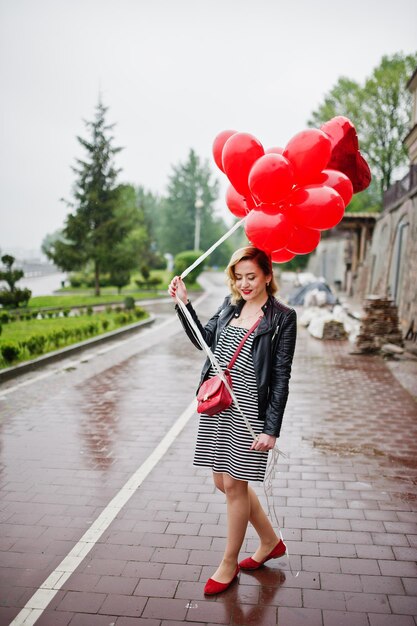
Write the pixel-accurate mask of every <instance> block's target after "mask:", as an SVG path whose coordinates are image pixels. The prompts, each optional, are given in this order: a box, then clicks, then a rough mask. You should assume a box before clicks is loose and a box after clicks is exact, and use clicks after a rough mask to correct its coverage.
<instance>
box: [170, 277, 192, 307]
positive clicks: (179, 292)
mask: <svg viewBox="0 0 417 626" xmlns="http://www.w3.org/2000/svg"><path fill="white" fill-rule="evenodd" d="M168 293H169V295H170V296H171V298H173V299H174V300H175V298H176V297H178V298H179V299H180V300H182V301H183V302H184V304H187V302H188V296H187V288H186V286H185V285H184V281H183V280H182V278H181V277H180V276H174V278H173V279H172V280H171V282H170V284H169V287H168Z"/></svg>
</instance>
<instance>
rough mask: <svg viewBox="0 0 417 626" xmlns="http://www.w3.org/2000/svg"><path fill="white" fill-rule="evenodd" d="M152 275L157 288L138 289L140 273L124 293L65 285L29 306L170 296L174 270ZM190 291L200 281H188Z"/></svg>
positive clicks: (35, 300) (197, 288) (107, 288)
mask: <svg viewBox="0 0 417 626" xmlns="http://www.w3.org/2000/svg"><path fill="white" fill-rule="evenodd" d="M151 275H152V276H158V277H159V278H160V280H161V283H160V284H159V285H158V288H157V289H153V290H149V289H147V290H140V291H139V290H138V287H137V285H136V283H135V282H134V279H135V278H138V279H139V280H140V279H141V278H142V277H141V276H140V274H136V275H135V276H133V277H132V280H131V281H130V284H129V285H127V286H126V287H123V290H122V293H121V294H119V293H118V292H117V287H102V288H101V289H100V293H101V295H100V296H95V295H94V289H93V288H90V289H87V288H86V287H78V288H75V287H71V286H69V287H64V288H63V289H58V290H57V291H56V294H57V295H52V296H35V297H33V298H31V299H30V301H29V305H28V308H31V309H40V308H42V307H58V308H59V307H62V308H67V307H68V308H69V307H88V306H94V305H97V304H108V303H110V302H124V299H125V298H126V297H127V296H131V297H133V298H134V299H135V300H151V299H154V298H166V297H167V296H168V293H167V290H168V285H169V283H170V281H171V278H172V272H169V271H168V270H152V272H151ZM186 284H187V289H188V290H189V291H201V287H200V285H199V284H198V283H187V281H186Z"/></svg>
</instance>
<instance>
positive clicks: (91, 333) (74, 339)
mask: <svg viewBox="0 0 417 626" xmlns="http://www.w3.org/2000/svg"><path fill="white" fill-rule="evenodd" d="M147 317H149V316H148V314H147V313H146V312H145V311H143V310H141V313H138V314H137V315H135V314H134V313H129V312H128V311H121V312H120V313H115V312H112V313H107V312H105V311H103V312H100V313H94V314H92V315H77V316H74V317H54V318H47V319H40V320H37V319H34V320H22V321H16V322H9V323H8V324H3V326H2V333H1V335H0V368H4V367H9V366H10V365H15V364H17V363H21V362H22V361H27V360H29V359H32V358H35V357H36V356H39V355H40V354H45V353H47V352H51V351H53V350H57V349H58V348H63V347H65V346H68V345H71V344H73V343H78V342H79V341H83V340H85V339H89V338H91V337H95V336H98V335H102V334H104V333H107V332H110V331H112V330H115V329H117V328H120V327H121V326H125V325H128V324H133V323H134V322H139V321H142V320H144V319H146V318H147ZM37 337H38V338H39V337H41V338H42V337H43V340H42V342H41V345H42V347H41V348H39V349H34V350H32V351H31V349H30V348H29V346H28V345H27V342H29V343H30V342H32V343H33V342H34V340H35V343H37V341H38V340H37V339H36V338H37ZM21 342H26V345H24V346H23V347H22V346H21ZM9 344H15V345H17V346H19V345H20V348H19V355H18V356H17V358H15V359H13V361H10V360H8V359H5V358H4V354H3V352H2V346H6V345H9Z"/></svg>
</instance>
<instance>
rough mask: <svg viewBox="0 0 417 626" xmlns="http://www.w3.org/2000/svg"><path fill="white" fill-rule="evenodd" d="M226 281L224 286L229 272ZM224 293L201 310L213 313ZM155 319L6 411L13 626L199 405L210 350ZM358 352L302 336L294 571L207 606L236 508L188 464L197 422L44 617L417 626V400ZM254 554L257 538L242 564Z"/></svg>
mask: <svg viewBox="0 0 417 626" xmlns="http://www.w3.org/2000/svg"><path fill="white" fill-rule="evenodd" d="M213 279H214V281H215V282H216V281H217V282H216V284H217V285H222V283H223V277H222V276H220V277H213ZM222 295H223V294H220V292H219V293H216V294H215V295H214V296H212V297H209V298H208V299H207V301H205V302H204V304H203V305H202V306H200V307H199V308H198V310H199V313H201V317H202V318H205V319H206V318H207V317H208V316H209V315H210V314H211V313H212V312H213V311H215V310H216V308H217V306H218V303H219V302H221V300H222ZM155 310H157V311H158V320H157V323H156V324H157V326H156V327H155V328H156V330H152V331H151V332H144V333H143V334H140V335H139V334H138V335H137V336H134V337H131V338H129V340H128V341H126V342H124V343H121V344H120V345H119V346H118V347H117V348H116V349H112V350H109V351H106V350H102V351H101V350H97V349H95V350H92V351H91V352H89V353H88V354H86V355H83V358H82V359H80V360H78V362H76V363H75V364H74V363H73V364H72V365H71V362H70V360H68V363H67V365H68V371H65V372H63V371H58V370H57V371H56V372H54V373H53V375H51V377H50V378H48V379H45V380H40V381H38V382H37V383H36V385H32V386H28V387H25V388H22V389H20V390H19V393H14V394H11V395H10V396H9V397H7V398H6V401H3V404H2V405H1V406H2V409H3V411H4V417H3V420H2V422H1V430H0V445H1V463H2V469H3V471H2V473H1V475H0V491H1V502H0V549H1V550H2V553H1V562H2V568H1V570H0V584H1V588H2V595H1V602H0V624H2V623H4V624H6V623H10V621H11V619H12V618H13V617H14V616H15V615H16V614H17V613H18V611H19V610H20V609H21V608H22V607H23V606H24V604H25V602H26V601H27V600H28V598H30V597H31V595H32V594H33V592H34V591H35V590H36V589H37V588H38V587H39V585H40V584H41V583H42V582H43V581H44V580H45V578H46V577H47V576H48V575H49V574H50V573H51V571H53V570H54V568H55V567H56V565H57V564H58V563H59V562H60V561H61V560H62V558H64V556H65V555H67V554H68V553H69V551H70V550H71V549H72V547H73V546H74V544H75V543H76V542H77V541H78V539H79V538H80V536H82V534H83V533H84V532H85V530H86V529H87V528H89V526H90V525H91V523H92V521H93V520H95V519H96V518H97V517H98V515H100V513H101V512H102V510H103V508H104V507H105V506H106V505H107V504H108V503H109V502H110V500H111V499H112V498H113V497H114V495H115V494H116V493H117V492H118V490H119V489H120V487H121V486H122V485H123V484H124V483H125V481H126V480H127V479H128V478H129V477H130V476H131V474H132V472H134V471H135V470H136V469H137V468H138V467H139V466H140V465H141V464H142V463H143V462H144V461H145V460H146V459H147V458H148V457H149V455H150V454H151V452H152V451H153V450H154V449H155V447H156V445H157V444H158V443H159V442H160V440H161V438H162V437H163V435H164V434H165V433H166V432H167V430H168V429H169V428H170V426H171V425H172V424H173V423H174V422H175V421H176V420H177V418H178V416H179V415H180V414H181V413H182V411H184V408H185V407H186V406H187V405H188V403H189V402H190V401H191V399H192V398H193V397H194V394H195V387H196V384H197V381H198V378H199V371H200V368H201V365H202V362H203V360H204V356H203V355H202V353H201V352H199V351H197V350H195V349H194V348H193V347H192V346H191V345H190V344H189V342H188V341H187V340H186V338H185V337H184V335H183V334H182V333H181V332H177V331H180V328H181V327H180V325H179V322H178V320H175V319H173V323H172V324H169V323H168V324H164V322H166V321H167V320H169V319H170V316H172V312H173V306H172V303H171V302H166V303H161V302H159V303H158V304H157V305H156V309H155ZM158 324H159V326H158ZM349 349H350V346H349V345H348V344H344V343H340V342H321V341H319V340H316V339H313V338H312V337H310V336H309V335H308V334H307V333H306V332H305V331H304V330H303V329H300V332H299V340H298V345H297V353H296V359H295V363H294V371H293V376H292V380H291V383H290V384H291V388H290V397H289V402H288V406H287V409H286V415H285V418H284V425H283V430H282V433H281V437H280V440H279V447H280V448H282V449H283V451H284V452H286V453H287V458H282V459H280V460H279V463H278V466H277V468H276V472H275V477H274V480H273V483H274V484H273V487H274V505H275V507H276V509H277V513H278V516H279V517H280V521H281V520H282V527H283V533H284V538H285V541H286V542H287V543H288V547H289V551H290V554H291V565H292V567H293V572H291V570H290V567H289V566H288V563H287V562H286V561H285V560H284V559H281V560H279V561H276V562H271V563H268V566H267V567H263V568H262V569H260V570H258V571H256V572H252V573H248V572H241V574H240V576H239V581H238V583H236V584H234V585H232V587H231V588H230V589H229V590H228V591H227V592H226V593H225V594H223V595H221V596H219V597H218V598H213V599H207V598H205V597H204V595H203V589H204V584H205V581H206V580H207V578H208V577H209V576H211V575H212V573H213V570H214V569H215V567H216V564H217V563H218V561H219V559H220V558H221V555H222V553H223V549H224V542H225V536H226V516H225V502H224V497H223V494H220V493H218V492H216V491H215V489H214V487H213V484H212V479H211V476H210V473H209V472H208V471H205V470H202V469H197V468H193V467H192V455H193V447H194V441H195V436H196V429H197V419H191V420H190V422H188V424H187V426H186V427H185V429H184V430H183V431H182V432H181V434H180V435H179V436H178V438H177V439H176V440H175V442H174V443H173V445H172V447H171V448H170V449H169V450H168V451H167V452H166V454H165V455H164V456H163V458H162V459H161V460H160V462H159V463H158V464H157V465H156V466H155V468H154V469H153V471H152V472H151V473H150V474H149V475H148V476H147V478H146V480H145V481H144V482H143V483H142V485H141V486H140V488H139V489H137V490H136V491H135V492H134V494H133V495H132V497H131V499H130V500H129V501H128V502H127V503H126V504H125V505H124V507H123V508H122V509H121V511H120V513H119V514H118V516H117V518H116V519H115V520H114V521H113V522H112V523H111V525H110V526H109V527H108V528H107V529H106V531H105V532H104V533H103V535H102V536H101V537H100V539H99V541H97V543H96V544H95V545H94V547H93V548H92V550H91V552H90V553H89V554H88V555H87V556H86V557H85V558H83V559H81V561H80V563H79V565H78V567H77V569H76V570H75V572H74V573H73V575H72V576H71V577H70V578H69V579H68V580H67V581H66V582H65V584H64V586H63V587H62V589H61V590H60V591H59V592H58V594H57V595H56V597H55V598H54V600H53V602H52V603H51V604H50V605H49V607H48V608H47V610H46V612H45V613H44V614H43V616H42V620H40V621H39V623H40V624H42V623H44V624H45V625H46V624H61V623H62V624H64V623H66V624H80V625H82V626H84V624H109V623H116V624H119V623H120V625H121V626H130V624H132V626H133V624H142V623H144V624H145V623H146V624H149V626H168V624H172V625H173V626H174V624H175V625H178V624H179V623H188V624H210V625H211V624H219V625H226V624H227V625H229V626H232V625H235V626H276V625H277V624H280V625H282V626H300V625H301V624H304V623H309V624H320V625H321V626H323V625H324V626H333V625H334V624H349V626H350V624H352V625H353V624H354V625H355V626H356V625H358V626H359V625H360V626H362V625H365V624H367V625H368V626H369V625H370V624H371V625H372V626H375V625H376V624H378V626H379V625H380V624H383V623H384V625H386V624H390V625H391V624H392V625H393V626H394V625H395V626H396V624H401V625H403V624H404V625H407V626H408V625H409V624H410V625H411V623H412V621H413V619H414V617H413V616H414V615H415V614H416V613H417V611H416V607H415V604H413V602H414V601H415V589H416V587H415V581H416V580H417V568H416V567H415V559H416V550H415V547H414V546H415V544H416V537H417V525H416V523H415V515H416V508H417V504H416V495H417V492H416V484H417V462H416V459H417V436H416V435H417V420H416V404H415V402H414V401H413V400H412V398H411V396H409V394H407V392H405V391H404V389H402V387H401V386H400V385H399V384H398V383H397V381H396V380H395V379H394V378H393V376H392V375H391V373H390V371H389V370H388V369H387V368H386V366H385V364H384V362H383V361H382V360H381V359H379V358H378V357H362V356H359V355H350V354H349ZM72 368H73V369H72ZM256 489H258V493H259V495H260V497H261V498H262V497H263V494H262V488H261V487H259V486H256ZM256 546H257V540H256V536H255V533H254V531H253V529H249V531H248V535H247V539H246V541H245V544H244V546H243V550H242V558H243V557H244V556H249V555H250V554H252V553H253V551H254V550H255V549H256ZM297 570H300V575H299V576H295V575H294V572H296V571H297ZM375 616H376V617H375ZM380 616H382V617H383V618H385V617H386V618H387V619H385V620H379V617H380ZM404 618H405V619H404Z"/></svg>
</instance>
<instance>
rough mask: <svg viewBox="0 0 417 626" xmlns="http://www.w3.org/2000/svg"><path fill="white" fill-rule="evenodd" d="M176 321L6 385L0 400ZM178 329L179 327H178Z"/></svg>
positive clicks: (197, 301) (206, 294) (202, 296)
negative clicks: (11, 385)
mask: <svg viewBox="0 0 417 626" xmlns="http://www.w3.org/2000/svg"><path fill="white" fill-rule="evenodd" d="M207 296H208V293H204V294H203V295H201V296H200V297H199V298H198V299H197V300H196V301H195V305H196V306H198V305H199V304H200V303H201V302H203V300H204V299H205V298H207ZM176 321H177V318H176V316H173V317H171V318H170V319H168V320H165V322H161V324H157V325H156V326H153V327H152V328H148V329H146V330H144V331H142V332H141V333H138V335H136V336H130V337H128V338H126V339H122V340H121V341H117V342H114V343H113V342H112V344H111V345H110V346H107V347H106V348H103V349H102V350H100V351H97V352H96V353H94V354H90V355H89V356H87V355H84V356H82V357H81V358H80V359H79V360H77V361H70V362H68V361H67V362H66V364H65V365H64V367H57V368H55V369H53V370H50V371H48V372H44V373H43V374H39V375H38V376H34V377H33V378H29V379H28V380H24V381H22V382H21V383H17V384H16V385H13V387H8V389H5V390H4V391H2V392H0V400H1V399H2V398H5V397H6V396H8V395H9V394H11V393H13V392H14V391H17V390H18V389H21V388H22V387H27V386H28V385H32V384H33V383H37V382H38V381H40V380H44V379H45V378H49V377H50V376H54V375H55V374H59V372H63V371H65V370H66V369H68V368H69V367H77V366H78V365H80V364H81V363H82V362H83V361H85V360H86V359H87V358H88V360H89V361H91V359H92V358H94V357H95V356H98V355H101V354H106V353H107V352H111V351H112V350H115V349H116V348H119V347H120V346H122V345H124V344H125V343H128V342H129V343H132V341H137V340H138V339H140V338H141V337H143V336H144V335H145V334H146V335H145V336H147V335H149V334H151V333H154V332H156V331H157V332H159V331H160V330H161V328H164V327H165V326H168V325H169V324H173V323H174V322H176ZM178 330H179V329H178Z"/></svg>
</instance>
